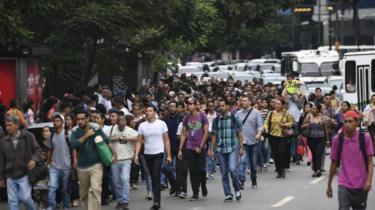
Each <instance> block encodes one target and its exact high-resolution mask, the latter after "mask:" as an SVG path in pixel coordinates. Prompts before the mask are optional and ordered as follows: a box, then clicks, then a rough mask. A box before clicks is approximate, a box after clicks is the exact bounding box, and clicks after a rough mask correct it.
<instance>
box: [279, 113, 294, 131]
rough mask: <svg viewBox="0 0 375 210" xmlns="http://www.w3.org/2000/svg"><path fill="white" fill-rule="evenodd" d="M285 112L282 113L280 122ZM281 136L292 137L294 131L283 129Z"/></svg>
mask: <svg viewBox="0 0 375 210" xmlns="http://www.w3.org/2000/svg"><path fill="white" fill-rule="evenodd" d="M285 115H286V112H284V114H283V116H282V117H281V122H283V120H284V119H285ZM283 135H284V137H292V136H294V130H293V128H284V129H283Z"/></svg>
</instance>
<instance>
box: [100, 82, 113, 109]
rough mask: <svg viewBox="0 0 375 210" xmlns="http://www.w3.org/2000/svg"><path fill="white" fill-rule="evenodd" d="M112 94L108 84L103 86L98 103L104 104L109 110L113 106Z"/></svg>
mask: <svg viewBox="0 0 375 210" xmlns="http://www.w3.org/2000/svg"><path fill="white" fill-rule="evenodd" d="M111 94H112V93H111V90H110V89H109V88H108V87H107V86H103V88H102V90H101V92H100V94H98V104H103V106H104V107H105V109H106V110H107V111H109V110H110V109H111V108H112V102H111V98H110V96H111Z"/></svg>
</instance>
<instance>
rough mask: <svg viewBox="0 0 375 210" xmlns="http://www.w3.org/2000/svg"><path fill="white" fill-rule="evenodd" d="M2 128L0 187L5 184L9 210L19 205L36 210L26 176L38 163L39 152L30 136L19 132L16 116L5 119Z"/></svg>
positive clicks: (13, 209) (0, 141) (37, 146)
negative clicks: (3, 132) (4, 126)
mask: <svg viewBox="0 0 375 210" xmlns="http://www.w3.org/2000/svg"><path fill="white" fill-rule="evenodd" d="M5 125H6V130H7V133H8V135H6V136H4V137H3V138H2V139H1V140H0V187H5V182H6V187H7V192H8V208H9V209H10V210H18V209H19V203H23V204H24V205H25V207H26V210H35V209H36V207H35V204H34V201H33V199H32V198H31V185H30V182H29V179H28V176H27V173H28V171H29V170H32V169H33V168H34V167H35V164H36V162H37V161H38V160H39V159H40V155H41V149H40V147H39V145H38V143H37V141H36V140H35V137H34V135H33V134H31V133H29V132H28V131H26V130H22V131H21V130H20V128H19V127H20V120H19V119H18V117H17V116H14V115H13V116H8V117H7V118H6V120H5Z"/></svg>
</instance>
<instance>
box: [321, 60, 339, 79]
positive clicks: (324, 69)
mask: <svg viewBox="0 0 375 210" xmlns="http://www.w3.org/2000/svg"><path fill="white" fill-rule="evenodd" d="M337 67H338V63H337V62H324V63H322V64H321V65H320V71H321V73H322V76H332V75H335V72H336V71H337Z"/></svg>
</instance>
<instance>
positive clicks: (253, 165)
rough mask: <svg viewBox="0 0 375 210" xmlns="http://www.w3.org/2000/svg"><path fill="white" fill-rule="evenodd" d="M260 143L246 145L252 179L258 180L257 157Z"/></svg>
mask: <svg viewBox="0 0 375 210" xmlns="http://www.w3.org/2000/svg"><path fill="white" fill-rule="evenodd" d="M258 148H259V143H256V144H253V145H245V149H246V153H247V156H248V157H249V162H250V171H251V181H253V182H254V181H256V180H257V165H258V164H257V157H258Z"/></svg>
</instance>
